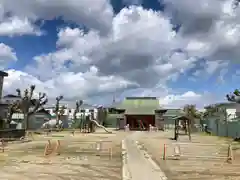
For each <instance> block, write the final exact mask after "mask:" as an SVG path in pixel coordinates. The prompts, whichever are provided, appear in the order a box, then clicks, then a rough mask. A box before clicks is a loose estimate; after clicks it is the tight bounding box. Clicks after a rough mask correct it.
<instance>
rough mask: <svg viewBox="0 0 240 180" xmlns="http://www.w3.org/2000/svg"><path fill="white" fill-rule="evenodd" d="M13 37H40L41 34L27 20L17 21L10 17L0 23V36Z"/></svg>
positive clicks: (17, 19) (15, 18) (16, 18)
mask: <svg viewBox="0 0 240 180" xmlns="http://www.w3.org/2000/svg"><path fill="white" fill-rule="evenodd" d="M15 35H38V36H40V35H42V32H41V31H40V30H39V29H38V28H37V27H35V26H34V25H33V24H32V23H31V22H30V21H29V20H28V19H27V18H25V19H19V18H18V17H16V16H15V17H11V18H8V19H4V21H2V22H0V36H15Z"/></svg>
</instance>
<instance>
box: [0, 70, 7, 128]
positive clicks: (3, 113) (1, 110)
mask: <svg viewBox="0 0 240 180" xmlns="http://www.w3.org/2000/svg"><path fill="white" fill-rule="evenodd" d="M6 76H8V73H6V72H3V71H0V100H1V101H0V128H4V127H5V120H6V118H7V111H8V104H6V103H5V102H2V91H3V81H4V77H6Z"/></svg>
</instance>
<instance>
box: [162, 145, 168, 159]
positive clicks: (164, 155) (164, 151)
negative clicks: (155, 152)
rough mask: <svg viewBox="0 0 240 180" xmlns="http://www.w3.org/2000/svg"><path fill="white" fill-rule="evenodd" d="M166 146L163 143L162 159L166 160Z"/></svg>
mask: <svg viewBox="0 0 240 180" xmlns="http://www.w3.org/2000/svg"><path fill="white" fill-rule="evenodd" d="M166 151H167V146H166V144H164V145H163V160H166V154H167V152H166Z"/></svg>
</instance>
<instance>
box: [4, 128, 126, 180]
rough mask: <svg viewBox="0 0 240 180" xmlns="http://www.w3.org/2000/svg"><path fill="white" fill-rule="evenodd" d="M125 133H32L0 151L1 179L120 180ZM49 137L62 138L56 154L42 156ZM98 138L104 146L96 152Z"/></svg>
mask: <svg viewBox="0 0 240 180" xmlns="http://www.w3.org/2000/svg"><path fill="white" fill-rule="evenodd" d="M126 135H127V134H126V133H124V132H114V133H113V134H106V133H104V132H98V133H94V134H87V135H86V136H85V135H83V134H79V133H76V134H75V136H71V135H70V133H67V132H59V133H55V134H53V135H52V136H51V137H44V136H40V135H38V136H35V137H34V141H32V142H29V143H23V144H9V145H8V146H7V147H6V151H5V152H4V153H1V154H0V166H1V169H0V174H1V180H19V179H21V180H30V179H31V180H32V179H33V178H35V179H38V180H48V179H51V180H70V179H71V180H75V179H76V180H79V179H81V180H120V179H121V178H122V177H121V176H122V160H121V140H122V139H123V138H124V137H125V136H126ZM53 136H55V137H53ZM56 136H57V137H56ZM48 139H51V140H56V139H60V140H61V149H60V155H59V156H55V155H54V156H50V157H44V156H43V152H44V147H45V144H46V142H47V140H48ZM100 140H102V146H103V147H102V150H101V151H99V152H98V151H97V150H96V146H95V145H94V144H96V142H98V141H100ZM110 147H111V148H112V157H111V156H110V152H109V151H108V150H109V148H110Z"/></svg>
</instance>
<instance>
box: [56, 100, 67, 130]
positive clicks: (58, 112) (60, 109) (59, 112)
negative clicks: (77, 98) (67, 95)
mask: <svg viewBox="0 0 240 180" xmlns="http://www.w3.org/2000/svg"><path fill="white" fill-rule="evenodd" d="M62 99H63V96H58V97H56V104H55V109H54V113H55V114H56V121H57V122H56V127H58V126H59V121H60V119H61V117H62V116H63V114H64V110H65V109H66V107H65V106H61V107H60V101H61V100H62Z"/></svg>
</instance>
